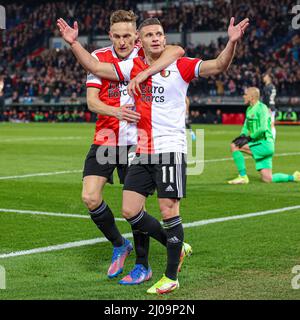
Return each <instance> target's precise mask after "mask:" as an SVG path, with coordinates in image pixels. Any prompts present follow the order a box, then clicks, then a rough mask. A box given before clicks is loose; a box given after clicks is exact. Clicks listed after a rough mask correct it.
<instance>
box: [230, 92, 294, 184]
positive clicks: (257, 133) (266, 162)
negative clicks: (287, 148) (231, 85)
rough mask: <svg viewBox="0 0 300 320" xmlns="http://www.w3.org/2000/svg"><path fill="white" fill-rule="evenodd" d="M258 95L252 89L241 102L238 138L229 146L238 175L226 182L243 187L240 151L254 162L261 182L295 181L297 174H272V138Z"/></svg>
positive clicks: (244, 173)
mask: <svg viewBox="0 0 300 320" xmlns="http://www.w3.org/2000/svg"><path fill="white" fill-rule="evenodd" d="M259 98H260V92H259V89H258V88H256V87H251V88H248V89H246V90H245V94H244V101H245V104H246V105H249V107H248V109H247V111H246V119H245V122H244V125H243V128H242V132H241V135H240V136H239V137H237V138H235V139H234V140H233V141H232V143H231V152H232V157H233V160H234V162H235V164H236V166H237V169H238V172H239V176H238V177H237V178H236V179H233V180H230V181H228V183H229V184H247V183H249V178H248V176H247V171H246V165H245V159H244V156H243V154H242V152H244V153H247V154H250V155H251V156H252V157H253V159H254V160H255V164H256V170H257V171H259V173H260V175H261V179H262V181H264V182H292V181H295V182H299V181H300V172H298V171H296V172H294V174H293V175H288V174H284V173H274V174H272V158H273V155H274V138H273V135H272V129H271V114H270V111H269V109H268V107H267V106H266V105H265V104H263V103H262V102H260V101H259Z"/></svg>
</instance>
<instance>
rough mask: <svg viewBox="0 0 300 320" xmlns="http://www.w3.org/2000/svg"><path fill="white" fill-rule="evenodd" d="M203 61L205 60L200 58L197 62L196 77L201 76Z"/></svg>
mask: <svg viewBox="0 0 300 320" xmlns="http://www.w3.org/2000/svg"><path fill="white" fill-rule="evenodd" d="M202 62H203V60H200V61H198V62H197V64H196V67H195V78H199V75H200V68H201V65H202Z"/></svg>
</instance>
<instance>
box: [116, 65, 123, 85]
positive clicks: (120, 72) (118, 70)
mask: <svg viewBox="0 0 300 320" xmlns="http://www.w3.org/2000/svg"><path fill="white" fill-rule="evenodd" d="M114 67H115V72H116V75H117V77H118V78H119V81H124V77H123V73H122V71H121V69H120V67H119V64H118V63H114Z"/></svg>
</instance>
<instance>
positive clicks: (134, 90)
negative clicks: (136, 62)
mask: <svg viewBox="0 0 300 320" xmlns="http://www.w3.org/2000/svg"><path fill="white" fill-rule="evenodd" d="M148 78H149V75H148V73H147V70H144V71H142V72H140V73H139V74H138V75H137V76H136V77H135V78H133V79H131V81H130V82H129V85H128V87H127V92H128V94H129V95H130V96H131V97H132V96H134V95H138V93H140V94H141V93H142V91H141V88H140V84H141V83H142V82H144V81H146V80H147V79H148Z"/></svg>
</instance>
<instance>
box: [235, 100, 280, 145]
mask: <svg viewBox="0 0 300 320" xmlns="http://www.w3.org/2000/svg"><path fill="white" fill-rule="evenodd" d="M241 134H243V135H246V136H249V135H250V137H251V139H252V141H253V142H256V141H259V140H267V141H271V142H274V138H273V135H272V129H271V114H270V111H269V109H268V107H267V106H266V105H265V104H263V103H262V102H260V101H258V102H257V103H256V104H255V105H254V106H250V107H248V109H247V111H246V119H245V122H244V125H243V128H242V132H241Z"/></svg>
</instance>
